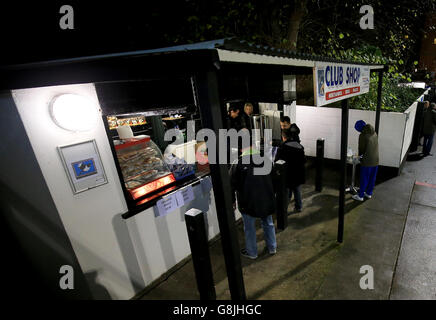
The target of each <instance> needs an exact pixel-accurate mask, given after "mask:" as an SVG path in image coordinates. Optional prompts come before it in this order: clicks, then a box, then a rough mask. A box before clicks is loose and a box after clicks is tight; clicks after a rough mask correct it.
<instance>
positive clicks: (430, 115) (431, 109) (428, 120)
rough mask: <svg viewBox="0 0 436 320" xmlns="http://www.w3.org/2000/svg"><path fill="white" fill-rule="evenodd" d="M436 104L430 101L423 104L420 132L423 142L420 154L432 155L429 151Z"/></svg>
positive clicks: (433, 128) (435, 119)
mask: <svg viewBox="0 0 436 320" xmlns="http://www.w3.org/2000/svg"><path fill="white" fill-rule="evenodd" d="M435 109H436V104H435V103H432V104H431V106H429V104H425V105H424V112H423V123H422V133H423V135H424V143H423V146H422V155H423V156H424V157H426V156H432V154H431V153H430V151H431V147H432V146H433V140H434V132H435V130H436V110H435Z"/></svg>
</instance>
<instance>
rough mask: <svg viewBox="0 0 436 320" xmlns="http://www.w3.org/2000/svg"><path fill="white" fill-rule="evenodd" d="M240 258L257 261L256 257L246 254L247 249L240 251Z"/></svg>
mask: <svg viewBox="0 0 436 320" xmlns="http://www.w3.org/2000/svg"><path fill="white" fill-rule="evenodd" d="M241 256H243V257H246V258H248V259H251V260H255V259H257V256H250V255H249V254H248V252H247V249H242V250H241Z"/></svg>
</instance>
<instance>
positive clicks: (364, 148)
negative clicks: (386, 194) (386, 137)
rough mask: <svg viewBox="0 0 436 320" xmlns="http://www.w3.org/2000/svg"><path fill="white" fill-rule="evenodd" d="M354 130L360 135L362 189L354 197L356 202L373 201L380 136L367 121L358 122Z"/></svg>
mask: <svg viewBox="0 0 436 320" xmlns="http://www.w3.org/2000/svg"><path fill="white" fill-rule="evenodd" d="M354 128H355V129H356V130H357V131H358V132H360V135H359V157H360V158H361V160H360V189H359V193H358V194H355V195H353V196H352V198H353V199H354V200H357V201H363V199H364V197H365V198H368V199H371V197H372V193H373V190H374V185H375V179H376V177H377V170H378V162H379V153H378V136H377V133H376V132H375V129H374V127H373V126H372V125H370V124H369V123H368V124H366V123H365V121H363V120H359V121H356V123H355V125H354Z"/></svg>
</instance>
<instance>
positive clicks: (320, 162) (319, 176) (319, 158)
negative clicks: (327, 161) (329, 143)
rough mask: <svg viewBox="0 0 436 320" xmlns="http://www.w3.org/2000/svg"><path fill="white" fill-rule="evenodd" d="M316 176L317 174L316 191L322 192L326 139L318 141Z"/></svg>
mask: <svg viewBox="0 0 436 320" xmlns="http://www.w3.org/2000/svg"><path fill="white" fill-rule="evenodd" d="M315 166H316V174H315V190H316V191H318V192H321V191H322V173H323V169H324V139H323V138H318V139H317V140H316V162H315Z"/></svg>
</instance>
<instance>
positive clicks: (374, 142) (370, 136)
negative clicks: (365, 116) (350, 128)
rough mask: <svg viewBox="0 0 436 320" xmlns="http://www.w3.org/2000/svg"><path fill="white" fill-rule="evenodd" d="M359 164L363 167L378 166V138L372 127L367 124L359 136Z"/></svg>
mask: <svg viewBox="0 0 436 320" xmlns="http://www.w3.org/2000/svg"><path fill="white" fill-rule="evenodd" d="M362 155H363V157H362V160H361V161H360V164H361V165H362V166H364V167H375V166H378V162H379V154H378V136H377V133H375V130H374V127H373V126H372V125H370V124H367V125H365V126H364V127H363V129H362V132H361V133H360V135H359V156H362Z"/></svg>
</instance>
